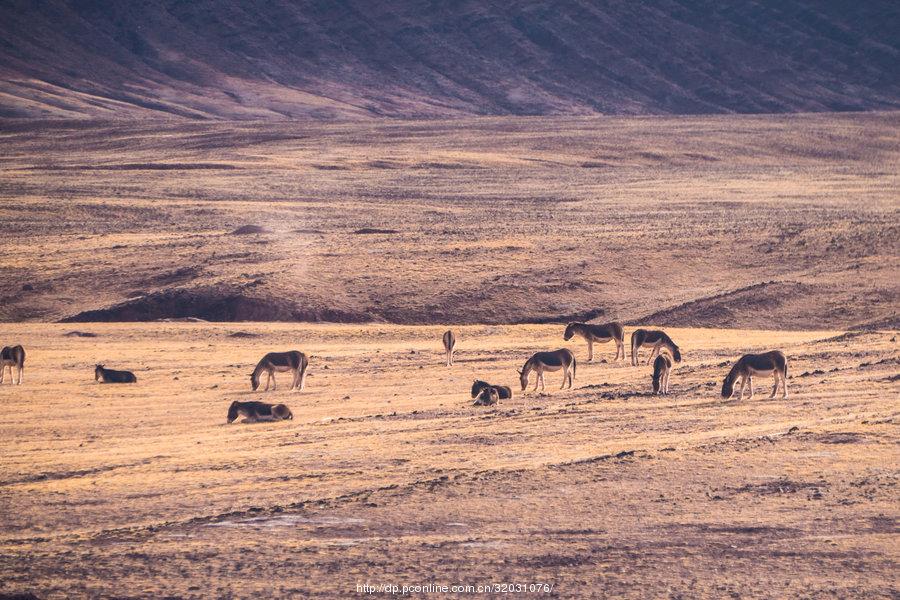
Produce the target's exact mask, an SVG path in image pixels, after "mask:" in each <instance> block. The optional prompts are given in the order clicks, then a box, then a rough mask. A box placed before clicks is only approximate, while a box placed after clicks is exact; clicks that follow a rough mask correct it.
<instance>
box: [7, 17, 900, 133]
mask: <svg viewBox="0 0 900 600" xmlns="http://www.w3.org/2000/svg"><path fill="white" fill-rule="evenodd" d="M898 30H900V9H898V4H897V3H896V2H889V1H884V0H877V1H871V2H857V3H840V2H815V1H811V0H792V1H790V2H784V1H781V0H758V1H755V2H754V1H749V2H741V3H732V2H717V1H715V0H701V1H698V2H679V1H676V0H652V1H649V2H628V1H619V2H611V3H596V2H589V1H586V0H566V1H564V2H552V3H549V2H542V1H538V0H527V1H523V2H512V3H510V2H501V1H498V0H490V1H482V0H478V1H475V0H468V1H464V2H444V3H442V2H425V1H422V0H415V1H412V0H390V1H384V2H367V1H365V0H341V1H333V0H332V1H328V2H319V1H316V0H299V1H286V0H249V1H242V2H235V1H219V0H198V1H195V2H180V1H176V0H166V1H160V2H110V1H108V0H42V1H34V0H9V1H5V2H3V3H0V115H2V116H8V117H35V116H39V117H107V118H108V117H129V118H131V117H136V116H143V117H146V116H150V115H156V116H173V115H178V116H184V117H195V118H237V119H258V118H264V119H272V118H274V119H284V118H285V117H318V118H335V117H338V118H347V117H353V118H360V117H372V116H384V115H388V116H394V117H419V116H429V117H435V116H459V115H483V114H491V115H512V114H516V115H522V114H528V115H547V114H597V113H603V114H651V113H652V114H671V113H676V114H695V113H729V112H740V113H761V112H766V113H772V112H794V111H806V112H809V111H847V110H866V109H886V108H897V107H900V80H898V78H897V64H898V61H900V48H898V37H897V31H898Z"/></svg>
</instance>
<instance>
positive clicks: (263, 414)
mask: <svg viewBox="0 0 900 600" xmlns="http://www.w3.org/2000/svg"><path fill="white" fill-rule="evenodd" d="M238 417H244V419H245V420H247V421H249V422H257V421H282V420H287V419H290V420H293V419H294V414H293V413H292V412H291V409H289V408H288V407H287V406H285V405H284V404H269V403H267V402H238V401H237V400H235V401H234V402H232V403H231V406H229V407H228V422H229V423H233V422H234V420H235V419H237V418H238Z"/></svg>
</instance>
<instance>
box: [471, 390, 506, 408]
mask: <svg viewBox="0 0 900 600" xmlns="http://www.w3.org/2000/svg"><path fill="white" fill-rule="evenodd" d="M499 401H500V394H499V393H497V388H495V387H493V386H488V387H486V388H481V391H480V392H479V393H478V397H477V398H476V399H475V402H473V403H472V404H473V406H493V405H494V404H497V402H499Z"/></svg>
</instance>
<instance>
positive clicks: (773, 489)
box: [734, 479, 825, 496]
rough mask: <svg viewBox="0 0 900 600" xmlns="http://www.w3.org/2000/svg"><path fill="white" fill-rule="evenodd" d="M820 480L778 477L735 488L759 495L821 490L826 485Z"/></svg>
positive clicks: (738, 491) (741, 492) (742, 492)
mask: <svg viewBox="0 0 900 600" xmlns="http://www.w3.org/2000/svg"><path fill="white" fill-rule="evenodd" d="M824 486H825V484H824V483H820V482H803V481H791V480H790V479H776V480H775V481H766V482H764V483H753V484H747V485H744V486H741V487H739V488H737V489H735V490H734V491H735V493H737V494H756V495H758V496H770V495H773V494H796V493H797V492H801V491H804V490H814V491H820V488H822V487H824Z"/></svg>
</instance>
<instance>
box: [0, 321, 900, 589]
mask: <svg viewBox="0 0 900 600" xmlns="http://www.w3.org/2000/svg"><path fill="white" fill-rule="evenodd" d="M75 330H78V331H82V332H88V333H93V334H95V335H96V337H74V336H70V335H67V334H69V333H70V332H72V331H75ZM442 330H443V329H442V328H440V327H437V326H432V327H425V326H419V327H409V326H397V325H377V324H376V325H324V324H323V325H299V324H272V323H267V324H257V323H242V324H202V323H153V324H106V323H103V324H97V323H95V324H77V325H74V324H52V325H51V324H37V323H36V324H18V325H8V326H4V328H3V335H4V341H6V342H7V343H8V342H11V341H13V340H20V341H22V342H23V343H25V344H26V345H27V347H28V352H29V356H28V361H27V368H26V372H25V383H24V385H22V386H19V387H14V386H9V385H3V386H2V387H0V403H2V405H3V406H4V408H5V409H6V410H4V411H3V413H2V414H0V429H2V431H3V435H2V437H0V457H2V458H0V487H2V491H0V508H2V515H3V519H2V523H0V582H2V583H0V593H6V594H9V593H13V592H25V591H28V592H33V593H35V594H37V595H38V596H39V597H41V598H63V597H80V596H90V597H125V596H127V597H154V598H159V597H185V598H188V597H197V598H201V597H222V598H229V597H248V596H257V597H283V596H288V595H295V596H296V597H307V596H325V597H347V596H352V595H355V594H356V586H357V584H362V583H365V582H368V583H371V584H376V583H388V584H395V585H398V586H402V585H417V584H418V585H422V584H429V583H435V584H441V585H452V584H471V585H479V584H492V583H505V582H512V583H537V582H542V583H549V584H552V585H553V592H552V593H551V594H550V595H551V596H552V597H573V596H606V597H635V598H647V597H672V598H720V597H761V598H775V597H777V598H788V597H836V598H847V597H884V598H896V597H897V594H898V592H900V589H898V580H897V573H898V570H897V567H898V565H897V562H898V559H900V544H898V539H900V538H898V533H900V532H898V522H897V520H898V518H900V508H898V507H900V502H898V501H900V490H898V475H900V473H898V469H897V465H898V464H900V451H898V442H900V430H898V419H900V409H898V404H897V398H898V383H897V377H898V366H900V352H898V344H897V341H896V332H894V331H890V332H884V331H882V332H878V331H870V332H853V333H849V334H842V333H841V332H837V331H795V332H766V331H744V330H717V329H673V330H672V331H671V333H672V336H673V337H674V339H675V340H676V342H678V343H679V345H680V346H681V347H682V349H683V351H684V353H685V360H684V362H683V363H682V364H680V365H678V367H677V369H676V370H675V372H674V373H673V375H672V394H671V395H669V396H663V397H657V396H652V395H650V394H649V393H648V391H649V386H650V376H649V367H646V366H640V367H631V366H630V365H625V364H622V363H618V364H610V363H606V362H601V361H603V360H609V359H610V358H611V357H612V355H613V349H612V348H611V347H609V346H608V345H604V346H601V351H600V353H599V355H598V356H597V357H596V358H595V362H594V363H593V364H588V363H586V362H585V359H586V348H585V346H584V345H583V344H579V343H576V342H574V341H573V342H569V343H565V342H563V341H562V327H560V326H556V325H516V326H508V325H492V326H468V327H461V328H458V329H457V332H458V337H459V350H458V353H457V362H456V364H455V365H454V366H453V367H451V368H448V367H445V366H444V365H443V364H442V360H443V359H442V353H441V348H440V334H441V332H442ZM236 333H237V334H239V336H235V335H234V334H236ZM629 333H630V330H629ZM247 334H249V335H247ZM563 345H566V346H568V347H571V348H573V349H574V350H575V352H576V356H577V357H578V358H579V359H580V362H579V364H578V370H577V377H576V380H575V384H576V385H575V389H574V390H571V391H569V390H567V391H559V390H558V389H556V387H557V386H558V385H559V378H558V377H553V376H552V375H548V378H547V379H548V384H550V387H552V388H553V389H552V390H551V389H550V387H548V393H547V394H535V393H528V394H527V395H522V394H521V393H518V389H517V390H516V395H515V397H514V398H513V400H511V401H503V402H502V403H501V404H500V405H499V406H497V407H492V408H476V407H472V406H471V400H469V398H468V388H469V385H470V384H471V380H472V378H473V377H476V376H477V377H483V378H485V379H488V380H490V381H495V382H498V383H506V384H513V383H514V382H515V378H516V373H515V370H514V369H515V368H517V367H519V366H521V363H522V362H523V361H524V359H525V358H526V357H527V356H528V355H529V354H530V353H531V352H532V351H534V350H537V349H546V348H556V347H561V346H563ZM770 347H780V348H782V349H784V351H785V352H786V353H787V355H788V357H789V360H790V363H789V373H790V380H789V384H790V395H789V396H788V398H787V399H782V398H780V397H777V398H775V399H773V400H769V399H767V398H766V396H767V393H768V391H769V389H770V385H769V382H768V381H760V382H758V383H757V395H756V397H755V398H754V399H753V400H746V399H745V400H744V401H743V402H737V401H736V400H730V401H723V400H722V399H721V398H719V396H718V393H719V385H720V381H721V378H722V376H723V375H724V372H725V370H726V366H725V363H726V362H728V361H731V360H733V359H734V358H735V357H737V356H738V355H740V354H741V353H743V352H746V351H752V350H762V349H766V348H770ZM288 348H301V349H303V350H305V351H307V352H308V353H310V354H311V355H312V359H311V366H310V375H309V378H308V387H307V389H306V390H304V391H303V392H293V393H292V392H289V391H285V390H283V389H279V390H278V391H277V392H269V393H251V392H250V391H249V383H248V377H247V373H248V372H249V370H250V368H251V366H252V364H254V363H255V361H256V360H257V358H258V357H259V356H260V355H261V354H262V353H263V352H265V351H267V350H270V349H288ZM97 361H104V362H106V363H107V365H108V366H112V367H131V368H133V369H134V370H135V372H136V374H137V376H138V384H136V385H132V386H112V385H101V384H98V383H95V382H94V381H93V380H92V372H93V368H92V367H93V364H94V363H95V362H97ZM280 381H281V383H282V384H284V383H286V381H287V380H286V378H285V377H284V376H281V377H280ZM251 398H255V399H263V400H267V401H277V402H285V403H287V404H288V405H289V406H290V407H291V408H292V409H293V412H294V415H295V418H294V420H293V421H285V422H280V423H265V424H238V423H236V424H232V425H226V424H225V413H226V410H227V407H228V404H229V403H230V402H231V401H232V400H234V399H242V400H248V399H251ZM544 595H546V594H544Z"/></svg>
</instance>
